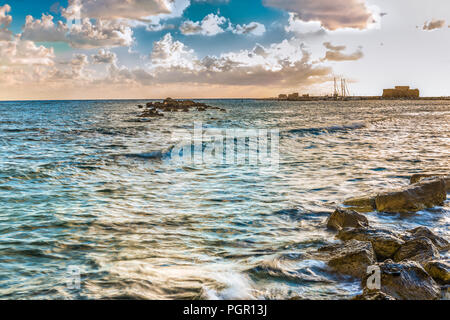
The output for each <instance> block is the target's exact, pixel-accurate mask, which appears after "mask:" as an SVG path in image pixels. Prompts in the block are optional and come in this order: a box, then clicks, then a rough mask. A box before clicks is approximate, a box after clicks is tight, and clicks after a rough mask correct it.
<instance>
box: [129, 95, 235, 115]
mask: <svg viewBox="0 0 450 320" xmlns="http://www.w3.org/2000/svg"><path fill="white" fill-rule="evenodd" d="M138 107H139V108H140V109H145V110H144V111H143V112H142V114H141V115H140V117H141V118H155V117H164V113H169V112H190V111H192V110H195V111H198V112H205V111H208V110H216V111H221V112H227V111H226V110H225V109H222V108H219V107H212V106H209V105H207V104H205V103H199V102H194V101H192V100H174V99H172V98H167V99H165V100H164V101H163V102H149V103H147V104H146V105H145V107H144V106H143V105H138Z"/></svg>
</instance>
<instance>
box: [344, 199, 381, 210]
mask: <svg viewBox="0 0 450 320" xmlns="http://www.w3.org/2000/svg"><path fill="white" fill-rule="evenodd" d="M344 205H345V206H348V209H351V210H356V211H358V212H371V211H374V210H376V209H377V206H376V203H375V197H370V196H366V197H357V198H350V199H347V200H345V201H344Z"/></svg>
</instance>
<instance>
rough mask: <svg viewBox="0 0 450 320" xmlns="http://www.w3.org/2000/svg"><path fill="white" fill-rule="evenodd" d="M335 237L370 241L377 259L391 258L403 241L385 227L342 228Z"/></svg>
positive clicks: (346, 239) (345, 239) (344, 239)
mask: <svg viewBox="0 0 450 320" xmlns="http://www.w3.org/2000/svg"><path fill="white" fill-rule="evenodd" d="M337 238H338V239H340V240H343V241H349V240H359V241H370V242H371V243H372V246H373V249H374V251H375V254H376V256H377V259H378V260H382V259H387V258H391V257H392V256H393V255H394V254H395V253H396V252H397V250H398V249H400V247H401V246H402V245H403V244H404V243H405V241H403V240H402V239H401V238H400V236H399V235H397V234H396V233H394V232H392V231H390V230H386V229H374V228H344V229H342V230H340V231H339V233H338V235H337Z"/></svg>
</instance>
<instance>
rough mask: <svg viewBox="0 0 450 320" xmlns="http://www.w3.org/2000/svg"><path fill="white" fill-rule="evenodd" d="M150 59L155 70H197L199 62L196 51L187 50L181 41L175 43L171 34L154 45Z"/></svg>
mask: <svg viewBox="0 0 450 320" xmlns="http://www.w3.org/2000/svg"><path fill="white" fill-rule="evenodd" d="M150 57H151V60H152V65H153V67H155V68H162V69H184V70H195V69H196V64H197V61H196V57H195V54H194V50H192V49H189V48H187V47H186V46H185V45H184V43H182V42H180V41H174V39H173V38H172V35H171V34H170V33H168V34H166V35H165V36H164V37H163V38H162V39H161V40H160V41H156V42H155V43H154V44H153V51H152V53H151V55H150Z"/></svg>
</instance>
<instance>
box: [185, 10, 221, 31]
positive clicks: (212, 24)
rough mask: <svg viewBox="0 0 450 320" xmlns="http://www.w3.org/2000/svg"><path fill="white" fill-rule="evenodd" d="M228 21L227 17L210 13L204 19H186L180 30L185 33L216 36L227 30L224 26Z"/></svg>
mask: <svg viewBox="0 0 450 320" xmlns="http://www.w3.org/2000/svg"><path fill="white" fill-rule="evenodd" d="M226 22H227V19H226V18H224V17H220V16H218V15H216V14H213V13H210V14H208V15H207V16H206V17H205V18H203V20H202V21H197V22H194V21H191V20H187V21H185V22H184V23H183V24H182V25H181V27H180V31H181V33H183V34H184V35H193V34H202V35H205V36H215V35H217V34H219V33H223V32H225V30H224V29H223V28H222V26H223V25H224V24H225V23H226Z"/></svg>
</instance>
